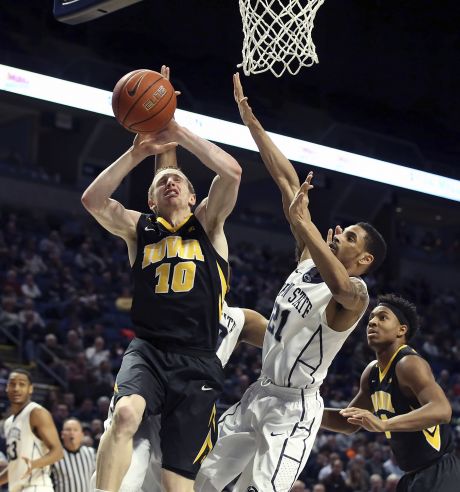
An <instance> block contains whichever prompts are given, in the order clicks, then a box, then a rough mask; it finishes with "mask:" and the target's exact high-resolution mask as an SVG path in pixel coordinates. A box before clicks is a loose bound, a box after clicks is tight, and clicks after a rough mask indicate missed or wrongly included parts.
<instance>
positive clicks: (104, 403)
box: [96, 396, 110, 421]
mask: <svg viewBox="0 0 460 492" xmlns="http://www.w3.org/2000/svg"><path fill="white" fill-rule="evenodd" d="M109 406H110V398H109V397H108V396H100V397H99V398H98V399H97V410H96V411H97V418H98V419H101V420H102V421H104V420H105V419H106V418H107V414H108V411H109Z"/></svg>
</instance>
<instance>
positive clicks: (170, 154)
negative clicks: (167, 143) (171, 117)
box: [155, 65, 180, 174]
mask: <svg viewBox="0 0 460 492" xmlns="http://www.w3.org/2000/svg"><path fill="white" fill-rule="evenodd" d="M161 75H163V77H165V78H166V79H168V80H169V77H170V75H171V69H170V68H169V67H168V66H167V65H162V66H161ZM175 92H176V96H180V92H179V91H175ZM164 167H177V154H176V148H175V147H174V148H172V149H170V150H168V151H166V152H163V153H162V154H156V155H155V174H156V173H157V172H158V171H159V170H160V169H162V168H164Z"/></svg>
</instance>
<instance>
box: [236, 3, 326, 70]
mask: <svg viewBox="0 0 460 492" xmlns="http://www.w3.org/2000/svg"><path fill="white" fill-rule="evenodd" d="M239 2H240V12H241V18H242V20H243V33H244V41H243V62H242V63H241V64H240V65H238V66H239V67H243V71H244V74H245V75H251V74H258V73H262V72H266V71H268V70H270V71H271V72H272V73H273V74H274V75H275V76H276V77H281V75H283V73H284V72H285V71H286V70H287V71H288V72H289V73H290V74H291V75H295V74H297V73H298V72H299V70H300V69H301V68H302V67H310V66H312V65H313V64H314V63H318V57H317V56H316V49H315V45H314V43H313V40H312V37H311V32H312V30H313V21H314V19H315V15H316V12H317V10H318V9H319V8H320V7H321V5H322V4H323V3H324V0H239Z"/></svg>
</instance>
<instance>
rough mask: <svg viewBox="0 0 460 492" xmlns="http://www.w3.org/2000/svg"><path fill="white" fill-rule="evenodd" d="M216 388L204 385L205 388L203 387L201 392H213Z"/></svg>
mask: <svg viewBox="0 0 460 492" xmlns="http://www.w3.org/2000/svg"><path fill="white" fill-rule="evenodd" d="M213 389H214V388H210V387H209V386H206V385H205V384H203V386H202V387H201V391H212V390H213Z"/></svg>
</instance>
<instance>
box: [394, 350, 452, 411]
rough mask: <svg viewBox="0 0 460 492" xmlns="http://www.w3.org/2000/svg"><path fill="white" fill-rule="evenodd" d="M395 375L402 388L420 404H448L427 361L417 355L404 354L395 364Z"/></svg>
mask: <svg viewBox="0 0 460 492" xmlns="http://www.w3.org/2000/svg"><path fill="white" fill-rule="evenodd" d="M396 375H397V377H398V381H399V384H400V386H401V387H402V388H408V390H409V391H410V392H411V393H412V394H413V395H414V396H415V397H416V398H417V400H418V402H419V403H420V405H426V404H428V403H431V402H438V403H447V404H449V402H448V400H447V398H446V395H445V394H444V391H443V390H442V388H441V387H440V386H439V384H438V383H437V382H436V381H435V379H434V376H433V372H432V371H431V367H430V366H429V364H428V362H426V361H425V360H424V359H422V358H420V357H418V356H415V355H413V356H406V357H404V358H403V359H401V360H400V361H399V363H398V364H397V366H396Z"/></svg>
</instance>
